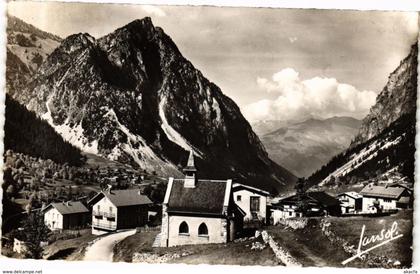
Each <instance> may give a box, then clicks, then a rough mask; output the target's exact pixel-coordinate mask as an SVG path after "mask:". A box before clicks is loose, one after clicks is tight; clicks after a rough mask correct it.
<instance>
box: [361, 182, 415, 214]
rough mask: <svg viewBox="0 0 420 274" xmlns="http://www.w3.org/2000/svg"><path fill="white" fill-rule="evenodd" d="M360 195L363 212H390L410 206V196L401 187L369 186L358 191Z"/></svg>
mask: <svg viewBox="0 0 420 274" xmlns="http://www.w3.org/2000/svg"><path fill="white" fill-rule="evenodd" d="M360 195H362V196H363V212H370V213H377V212H382V211H390V210H391V211H392V210H396V209H398V208H408V207H410V206H411V204H412V195H411V194H410V192H409V191H408V190H407V189H406V188H403V187H391V186H387V185H385V186H377V185H373V184H369V185H367V186H365V187H364V188H363V189H362V190H361V191H360Z"/></svg>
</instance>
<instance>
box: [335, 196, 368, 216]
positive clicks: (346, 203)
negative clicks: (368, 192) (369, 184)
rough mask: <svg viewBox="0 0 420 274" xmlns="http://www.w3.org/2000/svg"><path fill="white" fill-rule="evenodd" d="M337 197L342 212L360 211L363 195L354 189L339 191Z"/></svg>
mask: <svg viewBox="0 0 420 274" xmlns="http://www.w3.org/2000/svg"><path fill="white" fill-rule="evenodd" d="M337 199H338V200H339V201H340V207H341V213H342V214H351V213H357V212H359V211H362V202H363V197H362V195H360V194H359V193H357V192H355V191H350V192H344V193H340V194H338V195H337Z"/></svg>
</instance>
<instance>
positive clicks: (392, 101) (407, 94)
mask: <svg viewBox="0 0 420 274" xmlns="http://www.w3.org/2000/svg"><path fill="white" fill-rule="evenodd" d="M417 55H418V46H417V43H416V44H415V45H413V46H412V48H411V51H410V54H409V55H408V56H407V57H406V58H405V59H404V60H402V61H401V63H400V65H399V66H398V68H397V69H396V70H394V71H393V72H392V73H391V74H390V76H389V79H388V83H387V84H386V86H385V87H384V89H383V90H382V91H381V93H379V95H378V97H377V99H376V103H375V105H374V106H373V107H372V108H371V109H370V112H369V114H368V115H367V116H366V117H365V118H364V119H363V122H362V126H361V127H360V130H359V133H358V134H357V136H356V138H355V139H354V141H353V142H352V145H351V146H352V147H354V146H356V145H358V144H361V143H363V142H366V141H367V140H369V139H371V138H372V137H374V136H376V135H378V134H379V133H380V132H382V131H383V130H384V129H385V128H386V127H388V126H390V125H391V124H392V123H393V122H394V121H396V120H397V119H398V118H400V117H401V116H403V115H405V114H409V113H412V112H415V110H416V101H417Z"/></svg>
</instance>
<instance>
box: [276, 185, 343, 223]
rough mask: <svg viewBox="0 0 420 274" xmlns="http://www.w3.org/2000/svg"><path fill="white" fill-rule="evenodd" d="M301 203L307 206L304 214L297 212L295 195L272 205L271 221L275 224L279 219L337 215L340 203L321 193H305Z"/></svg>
mask: <svg viewBox="0 0 420 274" xmlns="http://www.w3.org/2000/svg"><path fill="white" fill-rule="evenodd" d="M302 201H304V203H305V204H306V206H307V210H306V212H305V214H303V212H301V211H300V210H299V203H300V201H299V197H298V196H297V195H296V194H295V195H292V196H289V197H286V198H283V199H281V200H279V201H278V202H277V203H273V204H272V205H271V206H272V209H271V211H272V219H273V220H272V221H273V224H277V223H278V222H279V220H281V219H287V218H294V217H302V216H303V215H305V216H322V215H339V214H340V203H339V202H338V200H337V199H335V198H334V197H332V196H330V195H328V194H327V193H325V192H323V191H312V192H307V193H306V194H305V195H304V196H303V198H302Z"/></svg>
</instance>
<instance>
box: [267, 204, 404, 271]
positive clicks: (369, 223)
mask: <svg viewBox="0 0 420 274" xmlns="http://www.w3.org/2000/svg"><path fill="white" fill-rule="evenodd" d="M327 220H328V221H329V222H331V230H332V231H333V232H334V233H335V234H336V235H337V236H339V237H341V238H342V239H344V240H346V241H348V242H349V243H350V244H354V246H355V247H356V248H357V245H358V243H359V239H360V233H361V229H362V226H363V225H366V232H365V236H370V235H375V234H378V233H379V232H380V231H381V229H383V228H386V229H387V228H390V227H391V225H392V223H393V222H394V221H397V222H398V228H399V229H398V231H399V233H402V234H403V235H404V237H402V238H400V239H397V240H395V241H393V242H390V243H388V244H386V245H384V246H382V247H380V248H378V249H375V250H372V251H371V252H369V253H370V254H372V255H376V256H385V257H387V258H388V259H392V260H398V261H400V262H401V266H406V267H409V266H410V265H411V261H412V259H411V256H412V250H411V245H412V235H411V231H412V211H402V212H399V213H398V214H395V215H392V216H386V217H378V218H372V217H329V218H328V219H327ZM319 221H320V219H311V220H310V221H309V223H308V226H307V227H305V228H304V229H301V230H292V229H290V228H286V227H284V226H282V225H279V226H274V227H269V228H267V231H268V232H269V234H270V235H272V236H273V237H274V239H275V240H276V241H277V242H278V243H279V244H280V245H281V246H282V247H284V248H286V249H287V250H288V251H289V252H290V254H291V255H292V256H294V257H295V258H296V259H298V261H299V262H301V263H302V264H303V266H332V267H343V266H342V265H341V262H342V261H344V260H346V259H348V258H349V257H351V256H350V255H349V254H348V253H346V252H345V251H344V249H343V248H342V247H341V246H338V245H337V244H335V243H334V244H333V243H331V242H330V241H328V240H327V238H326V236H324V235H323V234H322V231H321V228H320V226H319ZM373 245H374V244H371V245H368V247H367V248H369V247H371V246H373ZM364 249H366V248H364ZM347 266H349V267H368V265H366V264H365V263H364V262H362V261H361V260H359V259H356V260H354V261H352V262H350V263H349V264H348V265H347Z"/></svg>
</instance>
